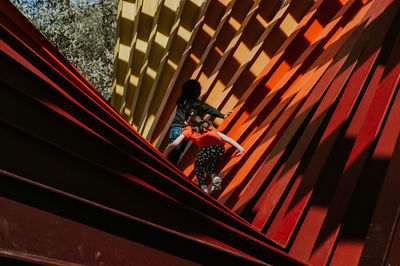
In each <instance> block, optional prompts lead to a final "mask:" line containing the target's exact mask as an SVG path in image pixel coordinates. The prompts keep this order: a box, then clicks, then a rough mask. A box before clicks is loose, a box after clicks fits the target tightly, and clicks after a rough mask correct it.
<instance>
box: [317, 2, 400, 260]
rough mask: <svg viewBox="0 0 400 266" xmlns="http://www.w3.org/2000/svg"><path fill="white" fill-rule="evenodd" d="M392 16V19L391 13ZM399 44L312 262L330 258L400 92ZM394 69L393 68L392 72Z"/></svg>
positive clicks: (333, 204) (389, 63)
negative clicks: (385, 121)
mask: <svg viewBox="0 0 400 266" xmlns="http://www.w3.org/2000/svg"><path fill="white" fill-rule="evenodd" d="M391 8H393V10H394V11H396V9H397V8H395V7H391ZM388 17H390V16H389V14H388ZM398 44H400V38H399V42H397V46H394V49H393V52H392V54H391V55H390V60H393V61H394V64H393V63H392V64H391V62H390V61H389V62H388V66H390V67H389V71H387V73H386V75H384V76H383V78H382V81H381V83H380V84H379V87H378V89H377V91H376V94H375V96H374V99H373V101H372V104H371V106H370V109H369V110H368V113H367V116H366V119H365V121H364V123H363V125H362V127H361V130H360V133H359V135H358V136H357V139H356V141H355V143H354V146H353V149H352V152H351V154H350V156H349V158H348V160H347V163H346V166H345V168H344V170H343V176H342V177H341V180H340V183H339V186H338V189H337V190H336V192H335V195H334V197H333V199H332V203H331V206H330V208H329V211H328V213H327V216H326V220H325V221H326V222H324V224H323V225H322V228H321V229H322V230H321V231H323V233H327V232H329V233H328V234H326V236H327V238H326V239H325V240H323V241H321V246H320V248H319V249H318V250H317V251H316V252H314V253H313V254H312V255H311V257H310V261H311V262H312V263H321V262H325V261H327V259H328V257H329V255H330V252H331V250H332V246H333V245H334V244H335V242H336V241H335V240H336V238H337V237H338V234H339V232H340V230H341V228H342V222H341V220H342V219H343V216H344V212H345V211H346V208H345V206H346V205H347V204H348V203H349V201H350V199H351V194H352V192H353V190H354V189H355V186H356V184H357V181H358V179H359V176H360V173H361V171H362V169H363V167H364V163H365V160H366V159H367V156H368V151H369V150H370V149H371V146H372V145H373V142H374V141H375V140H376V138H377V134H378V133H379V130H380V128H381V126H382V124H383V120H384V119H385V114H386V112H387V111H388V108H389V104H390V102H391V99H392V97H393V95H394V94H395V92H396V90H397V85H398V82H399V79H400V64H399V63H398V62H399V60H400V52H399V51H398V48H397V47H398ZM393 65H394V66H393ZM392 66H393V69H390V68H391V67H392ZM329 218H331V219H329ZM328 221H329V222H328ZM355 246H357V244H355ZM352 248H353V247H352ZM356 249H357V247H356Z"/></svg>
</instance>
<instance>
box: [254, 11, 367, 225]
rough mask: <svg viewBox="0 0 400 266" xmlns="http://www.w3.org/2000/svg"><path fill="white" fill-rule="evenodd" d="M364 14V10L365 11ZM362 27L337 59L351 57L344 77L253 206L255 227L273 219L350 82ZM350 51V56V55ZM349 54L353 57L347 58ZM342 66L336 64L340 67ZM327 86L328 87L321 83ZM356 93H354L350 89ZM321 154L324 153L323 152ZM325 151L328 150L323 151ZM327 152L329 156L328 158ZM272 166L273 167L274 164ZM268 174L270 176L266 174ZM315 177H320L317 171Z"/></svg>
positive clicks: (338, 78)
mask: <svg viewBox="0 0 400 266" xmlns="http://www.w3.org/2000/svg"><path fill="white" fill-rule="evenodd" d="M364 11H365V10H364ZM362 28H363V24H361V26H360V28H359V29H358V31H355V32H354V35H353V36H351V37H350V39H349V41H348V45H349V46H345V47H346V48H344V49H343V50H342V51H341V52H340V53H339V54H338V56H348V57H347V59H346V60H345V61H344V62H343V61H341V62H342V64H343V63H344V64H343V65H342V67H341V70H340V72H341V75H337V76H336V77H335V79H334V81H333V82H332V84H331V85H330V88H329V90H328V92H327V94H326V95H325V96H324V98H323V100H322V102H321V104H320V105H319V106H318V109H317V110H316V111H315V113H314V115H313V118H312V119H311V121H310V122H309V126H308V127H307V128H306V130H305V132H304V133H303V134H302V136H301V137H300V140H299V141H298V143H297V145H296V147H295V149H294V151H293V152H292V153H291V155H290V157H289V159H288V161H287V162H286V163H284V164H282V165H281V166H280V168H279V171H278V172H277V173H276V174H275V175H274V179H273V180H272V181H271V184H270V186H269V187H268V188H267V189H266V190H265V192H264V193H263V195H262V197H261V198H260V199H259V200H258V202H257V204H256V205H255V207H254V210H258V211H257V213H256V216H255V218H254V220H253V222H252V223H253V224H254V225H255V226H257V227H259V228H263V227H264V226H265V224H266V223H267V221H268V219H269V217H270V216H271V214H272V212H273V210H274V208H275V207H276V203H277V202H278V200H279V199H280V197H281V195H282V193H283V192H284V190H285V189H286V187H287V185H288V184H289V182H290V180H291V179H292V178H293V176H294V174H295V172H296V170H297V168H298V167H299V165H300V162H301V160H302V158H304V155H305V153H306V151H307V149H308V147H309V145H310V144H311V141H312V139H313V137H314V136H315V134H316V133H317V130H318V129H319V127H320V125H321V124H322V122H323V119H324V118H325V116H326V115H327V111H328V110H329V108H331V106H332V105H333V104H334V103H335V100H336V99H337V97H339V95H340V92H341V91H342V88H343V85H344V84H345V82H346V81H347V79H348V77H349V75H350V74H351V72H352V70H353V68H354V67H355V65H356V62H357V60H356V59H357V57H358V56H359V53H360V52H361V50H362V49H361V48H362V47H363V46H364V45H365V42H366V40H367V38H364V39H365V41H364V42H359V37H360V32H362ZM354 44H357V46H356V47H353V45H354ZM350 52H351V53H350ZM348 54H350V55H348ZM340 59H341V58H337V59H336V61H338V62H340ZM339 66H340V65H337V67H339ZM322 85H324V86H326V85H327V84H322ZM349 91H350V92H353V91H354V90H350V89H349ZM320 152H322V150H321V151H320ZM324 152H325V151H324ZM327 155H328V153H327V154H326V156H327ZM314 158H315V160H319V159H320V158H321V156H320V155H319V154H318V150H317V151H316V154H315V155H314ZM315 163H316V165H318V167H322V166H321V165H320V164H319V163H317V162H315ZM272 166H273V165H272ZM269 169H270V171H271V170H273V167H271V166H270V167H269V168H267V170H269ZM310 171H311V170H310ZM267 174H269V173H267ZM315 176H316V177H317V176H318V174H317V172H315Z"/></svg>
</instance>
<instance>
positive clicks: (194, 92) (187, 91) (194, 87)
mask: <svg viewBox="0 0 400 266" xmlns="http://www.w3.org/2000/svg"><path fill="white" fill-rule="evenodd" d="M200 93H201V86H200V83H199V82H198V81H197V80H194V79H189V80H188V81H186V82H185V83H183V85H182V92H181V95H180V96H179V98H178V100H177V101H176V104H177V105H179V106H181V107H184V106H185V102H186V100H189V99H197V98H199V97H200Z"/></svg>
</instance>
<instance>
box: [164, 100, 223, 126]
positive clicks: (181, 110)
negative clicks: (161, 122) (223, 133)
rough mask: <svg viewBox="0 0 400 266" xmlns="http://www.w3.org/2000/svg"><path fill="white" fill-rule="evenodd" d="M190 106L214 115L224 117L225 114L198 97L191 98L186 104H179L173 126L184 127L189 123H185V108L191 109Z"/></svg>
mask: <svg viewBox="0 0 400 266" xmlns="http://www.w3.org/2000/svg"><path fill="white" fill-rule="evenodd" d="M190 108H196V109H199V110H200V111H201V112H202V113H204V114H209V115H212V116H216V117H220V118H224V116H225V115H224V114H223V113H221V112H220V111H218V110H217V109H215V108H214V107H211V106H209V105H208V104H206V103H203V102H201V101H199V100H197V99H189V100H186V101H185V105H184V106H181V105H179V104H178V105H177V109H176V114H175V117H174V120H172V123H171V128H172V127H181V128H184V127H186V126H187V125H186V124H185V109H186V110H189V109H190Z"/></svg>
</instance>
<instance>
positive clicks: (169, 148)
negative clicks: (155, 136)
mask: <svg viewBox="0 0 400 266" xmlns="http://www.w3.org/2000/svg"><path fill="white" fill-rule="evenodd" d="M184 139H185V136H184V135H183V134H180V135H179V136H178V137H177V138H176V139H175V140H174V141H173V142H172V143H171V144H169V145H168V146H167V148H166V149H165V151H164V152H163V154H164V155H165V156H168V155H169V154H170V153H171V151H173V149H175V147H176V146H178V145H179V144H180V143H181V142H182V141H183V140H184Z"/></svg>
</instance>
